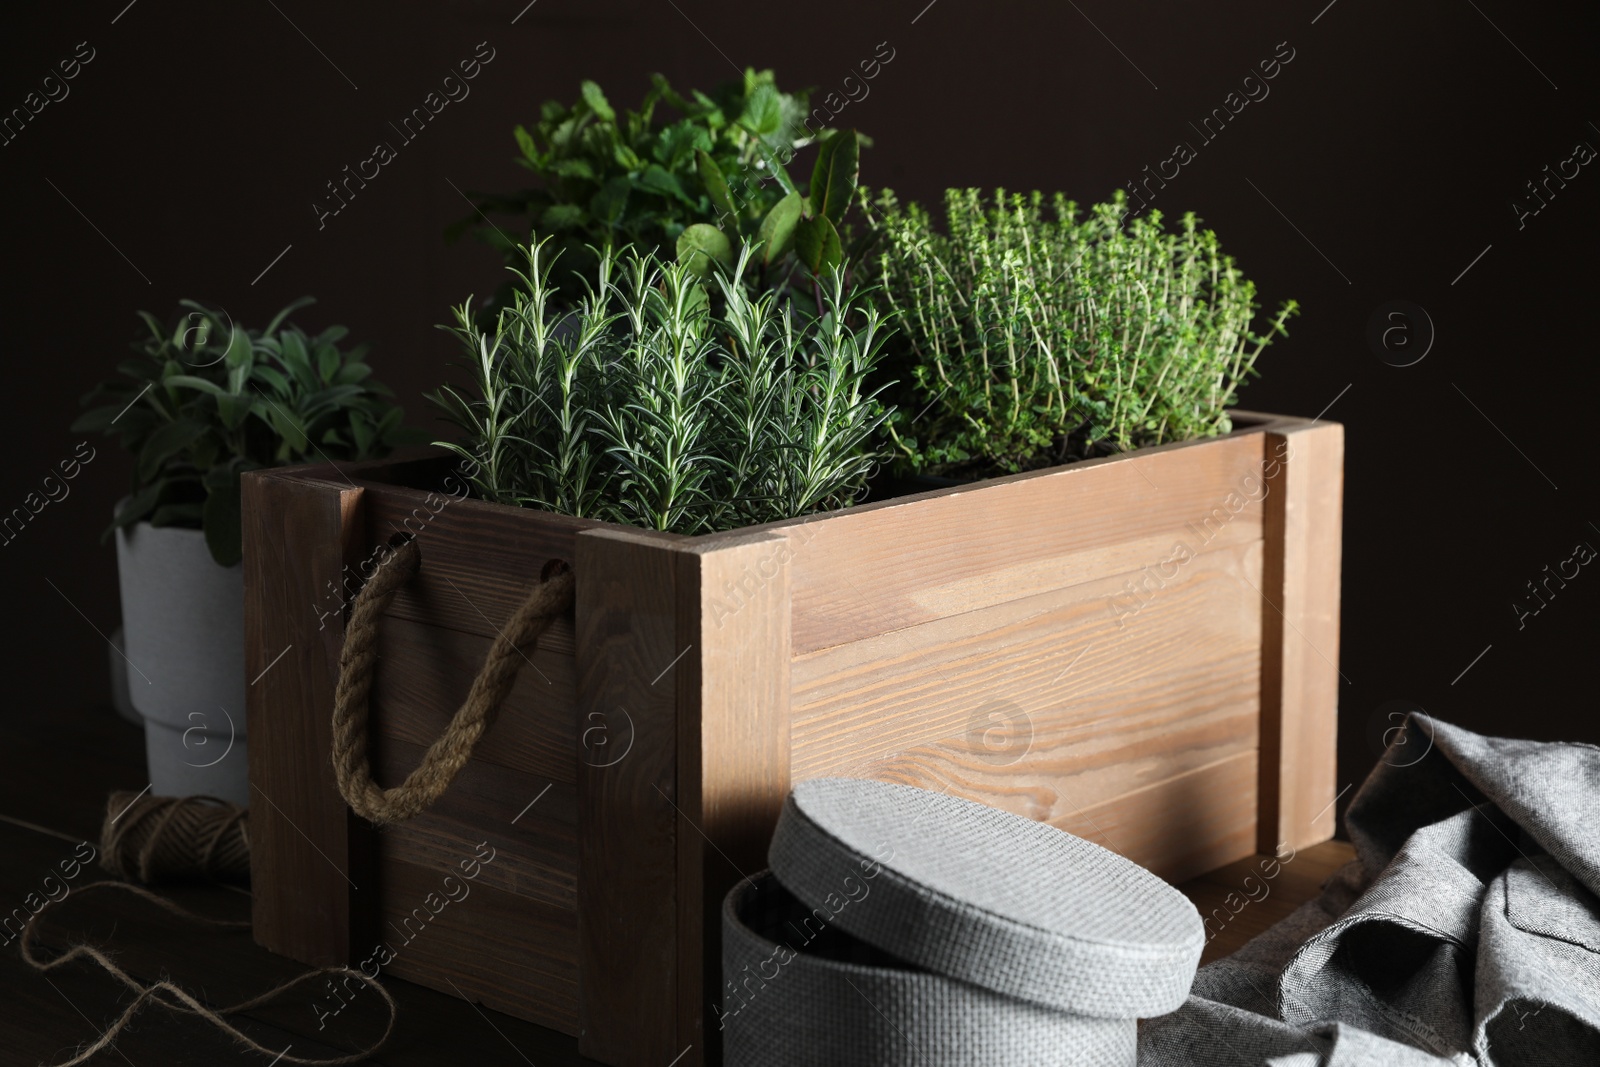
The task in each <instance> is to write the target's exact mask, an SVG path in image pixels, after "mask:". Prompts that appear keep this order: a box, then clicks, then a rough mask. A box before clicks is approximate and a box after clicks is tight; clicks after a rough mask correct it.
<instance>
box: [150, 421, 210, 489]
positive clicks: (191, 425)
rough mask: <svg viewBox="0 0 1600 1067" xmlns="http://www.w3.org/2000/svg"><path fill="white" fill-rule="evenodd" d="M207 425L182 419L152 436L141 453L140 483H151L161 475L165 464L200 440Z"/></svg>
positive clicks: (163, 427) (170, 423)
mask: <svg viewBox="0 0 1600 1067" xmlns="http://www.w3.org/2000/svg"><path fill="white" fill-rule="evenodd" d="M205 432H206V425H205V424H204V423H200V422H190V421H189V420H187V419H181V420H179V421H177V422H169V423H167V424H166V425H165V426H162V427H161V428H160V429H158V430H156V432H155V433H153V434H151V435H150V439H149V440H148V441H146V442H145V444H144V448H142V449H141V450H140V451H139V468H138V476H139V481H141V482H149V481H151V480H152V479H154V478H155V476H156V475H157V474H158V473H160V471H161V468H162V466H163V464H165V463H166V462H167V461H168V460H170V459H172V458H173V457H174V456H176V455H177V454H178V453H180V452H182V451H183V450H184V449H186V448H188V447H189V446H190V445H192V444H194V443H195V442H196V441H198V440H199V439H200V437H201V436H202V435H203V434H204V433H205Z"/></svg>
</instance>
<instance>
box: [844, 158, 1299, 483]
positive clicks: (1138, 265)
mask: <svg viewBox="0 0 1600 1067" xmlns="http://www.w3.org/2000/svg"><path fill="white" fill-rule="evenodd" d="M860 199H861V202H862V206H863V209H864V211H865V214H866V216H867V219H868V223H869V226H870V228H871V232H872V236H873V238H874V239H875V241H876V245H875V249H876V250H875V253H874V255H873V257H872V259H871V261H870V262H871V266H872V269H873V271H874V274H875V276H876V278H875V280H876V281H877V282H878V284H879V285H880V286H881V291H882V300H883V303H884V304H885V305H886V307H887V308H888V310H889V312H890V313H891V314H892V316H893V319H894V322H895V325H896V326H897V328H898V336H899V338H900V339H901V342H902V343H901V346H900V348H899V352H898V358H899V360H900V365H898V366H896V367H895V369H896V370H901V371H904V372H905V376H906V378H907V379H908V383H909V384H908V391H907V395H906V396H904V397H903V398H901V399H902V406H901V407H900V410H899V412H898V413H897V414H896V415H895V417H894V418H893V419H892V420H891V421H890V423H889V430H890V433H891V434H892V436H893V438H894V441H895V444H896V448H897V452H898V456H899V460H900V464H901V465H902V466H903V467H906V468H909V469H911V470H914V471H920V472H926V473H932V474H980V475H981V474H986V473H992V472H997V471H998V472H1011V471H1019V470H1026V469H1029V468H1032V467H1038V466H1045V465H1049V464H1055V463H1062V462H1066V461H1069V460H1073V459H1082V458H1087V457H1091V456H1096V455H1106V454H1109V453H1112V452H1119V451H1124V450H1127V449H1132V448H1139V447H1142V446H1146V445H1156V444H1161V443H1163V442H1166V441H1175V440H1187V439H1190V438H1197V437H1206V436H1211V435H1214V434H1219V433H1225V432H1227V431H1228V430H1229V429H1230V428H1231V427H1230V422H1229V419H1228V412H1227V409H1228V408H1229V406H1231V405H1232V404H1234V403H1235V400H1236V396H1237V390H1238V387H1239V385H1240V384H1241V383H1242V382H1243V381H1244V380H1245V379H1246V378H1247V377H1248V376H1249V375H1251V374H1253V373H1254V368H1255V363H1256V360H1257V359H1258V358H1259V357H1260V355H1261V352H1262V350H1263V349H1264V348H1265V347H1266V345H1267V344H1268V343H1269V342H1270V341H1271V339H1272V338H1273V337H1274V336H1275V335H1278V334H1287V331H1286V330H1285V329H1284V324H1285V323H1286V322H1287V320H1288V319H1289V317H1290V316H1291V315H1293V314H1294V313H1295V312H1296V310H1297V308H1298V305H1297V304H1296V303H1295V302H1294V301H1292V300H1291V301H1287V302H1286V303H1284V304H1283V306H1282V307H1281V308H1280V309H1279V310H1278V312H1277V314H1276V315H1275V316H1274V317H1273V318H1272V319H1270V320H1269V321H1268V322H1267V323H1266V325H1265V327H1264V328H1263V329H1262V331H1261V332H1260V333H1259V334H1257V333H1254V332H1252V329H1251V325H1252V321H1253V319H1254V316H1255V312H1256V310H1257V305H1256V303H1255V294H1256V289H1255V286H1254V285H1253V284H1252V283H1251V282H1250V281H1248V280H1247V279H1246V278H1245V277H1244V276H1243V275H1242V274H1241V273H1240V271H1239V269H1238V267H1237V266H1236V265H1235V263H1234V261H1233V259H1232V258H1231V257H1229V256H1226V255H1224V254H1223V253H1222V252H1221V250H1220V246H1219V243H1218V240H1217V236H1216V234H1215V233H1213V232H1212V231H1210V230H1203V229H1201V228H1200V226H1199V220H1198V219H1196V218H1195V216H1194V215H1193V214H1192V213H1190V214H1186V215H1184V216H1183V217H1182V219H1181V221H1180V225H1179V228H1178V230H1177V231H1176V232H1172V231H1168V230H1166V229H1164V228H1163V226H1162V216H1161V213H1160V212H1158V211H1152V212H1150V213H1148V214H1146V215H1144V216H1142V217H1140V218H1136V219H1132V220H1131V221H1128V220H1126V216H1127V214H1128V213H1127V211H1126V207H1125V202H1124V197H1123V194H1122V193H1121V192H1120V191H1119V192H1118V193H1117V194H1116V196H1115V197H1114V198H1113V200H1112V202H1111V203H1108V204H1097V205H1095V206H1094V207H1092V208H1090V209H1089V210H1088V211H1087V212H1085V213H1081V214H1080V212H1079V209H1078V205H1077V203H1076V202H1074V201H1072V200H1068V199H1066V198H1065V197H1063V196H1060V195H1057V196H1055V197H1053V198H1051V200H1050V201H1049V207H1048V208H1047V207H1046V202H1045V198H1044V196H1043V195H1042V194H1040V193H1037V192H1035V193H1033V194H1032V195H1030V196H1022V195H1020V194H1009V195H1008V194H1007V193H1005V191H1004V190H998V191H996V193H995V194H994V197H993V198H992V199H989V200H986V199H985V198H983V197H982V196H981V195H980V194H979V192H978V191H977V190H976V189H952V190H949V191H948V192H947V193H946V195H945V227H944V229H943V231H940V230H939V229H936V228H935V226H934V221H933V218H932V216H931V215H930V214H929V213H928V212H927V211H926V210H925V209H923V208H922V207H920V206H919V205H917V204H909V205H905V206H902V205H901V204H900V203H899V201H898V200H897V199H896V198H895V196H894V194H893V192H891V191H887V190H886V191H884V192H882V193H881V194H879V195H877V196H876V197H873V195H872V194H871V193H869V192H868V191H866V190H862V191H861V193H860ZM916 413H920V414H916Z"/></svg>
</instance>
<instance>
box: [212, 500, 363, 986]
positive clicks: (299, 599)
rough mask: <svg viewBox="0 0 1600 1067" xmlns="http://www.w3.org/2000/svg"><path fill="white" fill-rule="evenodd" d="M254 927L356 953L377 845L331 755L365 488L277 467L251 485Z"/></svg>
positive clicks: (330, 950)
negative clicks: (348, 590) (348, 575)
mask: <svg viewBox="0 0 1600 1067" xmlns="http://www.w3.org/2000/svg"><path fill="white" fill-rule="evenodd" d="M243 497H244V501H243V506H244V583H245V670H246V673H247V675H248V676H249V678H250V679H251V681H250V683H249V685H248V687H247V690H246V692H247V702H246V718H247V724H248V725H247V727H246V729H247V730H248V732H249V738H250V786H251V805H250V807H251V815H250V845H251V883H252V888H253V891H254V899H253V902H252V906H251V926H252V933H253V936H254V938H255V940H256V943H257V944H260V945H261V946H263V947H264V948H267V949H270V950H271V951H273V952H277V953H280V954H282V955H285V956H289V957H291V958H294V959H297V960H301V961H304V962H307V963H312V964H319V965H332V964H344V963H348V962H349V961H350V959H351V952H352V951H353V949H354V948H355V945H354V944H353V943H352V941H353V939H354V938H356V937H358V936H359V935H360V933H361V932H362V930H363V926H362V922H361V919H360V916H361V915H362V914H363V913H364V911H368V910H370V911H373V912H375V911H376V909H375V908H370V909H368V908H365V907H364V902H362V901H359V900H358V898H357V896H356V894H358V893H360V892H362V886H361V883H363V882H366V883H367V885H366V887H365V890H366V892H367V893H368V894H369V895H372V894H375V893H376V892H377V887H376V885H373V884H371V881H370V879H369V878H368V877H367V875H368V874H370V866H369V865H368V863H367V860H368V858H369V857H368V852H369V849H370V843H369V842H368V841H366V839H365V837H366V832H365V829H364V827H363V826H362V825H361V824H359V821H358V820H357V819H356V818H355V816H354V815H353V814H352V813H351V812H350V810H349V808H348V807H347V806H346V804H345V802H344V799H343V797H341V796H340V795H339V790H338V786H337V784H336V782H335V780H334V774H333V767H332V765H331V764H330V762H329V758H328V753H329V751H330V733H331V719H330V716H331V712H332V708H333V691H334V686H335V684H336V681H337V674H338V663H339V649H340V647H341V644H342V641H343V635H344V618H343V613H342V610H341V609H342V605H343V601H344V596H345V585H344V576H345V569H346V566H347V564H349V563H351V562H352V559H351V557H352V555H353V554H355V553H357V552H359V551H360V546H361V544H362V535H363V528H362V507H361V505H362V491H361V489H359V488H357V487H355V486H352V485H340V484H337V483H329V482H324V481H321V480H319V479H316V478H310V477H302V476H299V475H297V474H291V473H283V472H276V471H264V472H257V473H249V474H246V475H245V476H244V482H243Z"/></svg>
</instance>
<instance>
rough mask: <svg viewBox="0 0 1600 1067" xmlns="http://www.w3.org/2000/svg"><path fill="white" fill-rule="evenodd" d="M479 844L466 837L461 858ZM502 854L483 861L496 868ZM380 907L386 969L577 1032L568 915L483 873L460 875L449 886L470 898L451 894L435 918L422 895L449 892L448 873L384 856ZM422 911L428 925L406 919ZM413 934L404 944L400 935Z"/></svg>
mask: <svg viewBox="0 0 1600 1067" xmlns="http://www.w3.org/2000/svg"><path fill="white" fill-rule="evenodd" d="M474 844H476V842H470V841H469V842H463V843H462V848H461V851H460V857H459V858H460V859H470V858H472V857H473V856H474V851H473V845H474ZM503 858H504V854H503V853H498V852H497V854H496V856H495V858H494V860H493V861H492V862H491V863H489V864H488V865H487V866H484V867H482V870H483V871H484V872H487V871H488V870H490V869H492V868H493V867H494V866H495V865H496V864H498V863H499V862H500V861H501V859H503ZM379 862H380V877H381V878H382V881H383V885H384V904H383V910H382V923H381V925H380V929H379V939H380V940H382V941H384V942H385V943H386V944H388V945H389V946H390V948H391V950H392V951H394V952H395V957H394V960H393V962H392V963H390V964H389V966H388V967H386V968H385V971H386V972H387V973H389V974H392V975H394V976H395V977H397V978H405V979H408V980H410V981H414V982H418V983H420V984H422V985H426V986H429V987H431V988H433V989H438V990H441V991H443V992H446V993H454V992H456V991H457V990H459V992H460V993H461V995H462V996H465V997H466V998H467V999H469V1000H474V1001H477V1002H478V1003H480V1004H483V1005H484V1006H485V1007H488V1008H493V1009H494V1010H496V1011H504V1012H509V1013H510V1014H512V1015H515V1016H517V1017H518V1018H520V1019H527V1020H529V1021H531V1022H536V1023H539V1024H540V1025H542V1026H548V1027H550V1028H552V1029H555V1030H560V1031H561V1032H563V1033H567V1034H573V1033H575V1032H576V1029H577V1027H576V1025H575V1023H576V1020H577V1017H578V944H577V942H578V937H577V928H576V926H575V925H574V923H573V921H572V912H571V911H570V910H568V909H566V908H552V907H550V906H548V905H545V904H541V903H539V902H538V901H534V900H530V899H529V898H527V897H522V896H516V895H514V894H511V893H506V892H504V891H502V890H499V889H496V888H495V887H493V886H490V885H486V884H483V882H484V875H483V874H480V875H479V877H478V878H477V879H475V880H473V881H471V882H464V883H463V882H462V881H461V875H462V871H461V870H460V868H459V866H455V865H453V869H454V877H455V878H456V881H455V882H453V883H450V888H449V892H451V893H454V894H455V895H456V896H458V897H459V896H460V895H461V892H462V890H461V889H459V888H456V886H459V885H463V884H464V885H465V886H466V887H467V888H466V896H465V897H464V898H462V899H460V900H450V901H449V902H448V903H445V904H443V905H442V906H441V905H439V904H437V903H435V904H434V905H433V907H437V908H439V911H438V913H437V914H433V913H432V911H433V909H432V907H430V906H429V904H428V894H430V893H436V894H439V896H440V897H445V894H446V891H445V889H444V888H443V887H444V886H445V882H444V878H445V875H446V874H449V873H450V871H447V870H439V869H437V868H434V867H432V866H427V867H421V866H417V865H416V864H412V863H406V862H403V861H400V860H398V859H396V858H395V857H392V856H385V857H383V858H382V859H381V860H380V861H379ZM419 907H420V908H423V909H424V910H425V911H427V912H428V913H429V914H430V915H432V918H431V919H430V920H429V921H428V922H427V923H426V925H424V924H423V922H422V921H421V920H420V919H418V918H416V917H412V921H411V923H410V925H409V926H408V925H406V924H405V919H406V917H407V916H408V915H410V914H411V912H412V909H414V908H419ZM407 936H409V937H410V941H409V942H408V943H407V942H406V938H407ZM376 943H377V942H376V941H374V942H372V943H370V944H367V945H365V946H364V947H363V948H362V952H363V953H364V954H363V955H362V957H361V959H366V958H367V957H368V956H370V955H371V952H372V950H373V947H374V946H375V945H376Z"/></svg>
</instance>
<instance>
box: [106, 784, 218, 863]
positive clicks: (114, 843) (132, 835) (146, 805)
mask: <svg viewBox="0 0 1600 1067" xmlns="http://www.w3.org/2000/svg"><path fill="white" fill-rule="evenodd" d="M249 814H250V813H249V812H248V811H247V810H246V809H244V808H241V807H239V806H238V805H237V804H230V803H228V802H227V801H225V800H218V799H216V798H215V797H152V796H140V795H139V794H137V793H132V792H122V793H112V794H111V796H110V797H109V798H107V800H106V823H105V826H104V827H102V828H101V831H100V865H101V866H102V867H104V868H105V869H106V870H108V871H110V872H111V873H112V874H115V875H118V876H120V877H122V878H126V879H129V880H130V881H135V882H142V883H144V884H145V885H157V884H160V883H162V882H181V881H195V880H204V881H212V882H239V883H248V882H249V881H250V838H249V835H248V834H247V832H246V829H245V827H246V823H247V821H248V816H249Z"/></svg>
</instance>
